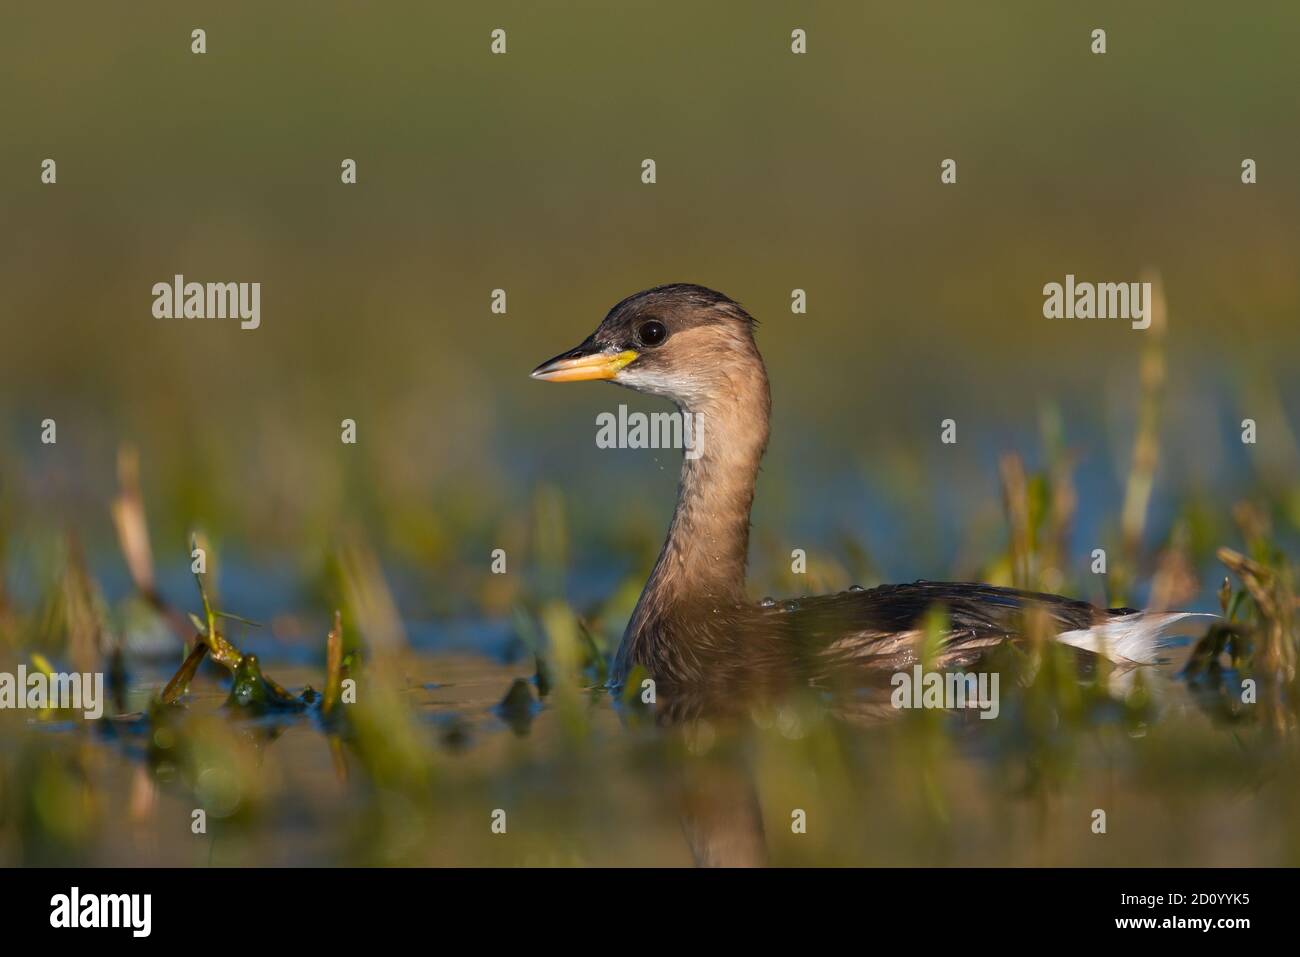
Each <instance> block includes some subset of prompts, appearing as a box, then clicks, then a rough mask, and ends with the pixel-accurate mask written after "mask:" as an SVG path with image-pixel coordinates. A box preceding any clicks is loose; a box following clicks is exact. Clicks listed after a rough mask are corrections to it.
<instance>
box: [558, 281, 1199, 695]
mask: <svg viewBox="0 0 1300 957" xmlns="http://www.w3.org/2000/svg"><path fill="white" fill-rule="evenodd" d="M754 325H755V321H754V319H753V318H752V317H751V316H750V315H749V314H748V313H747V312H746V311H745V310H744V309H743V308H741V306H740V305H739V304H738V303H736V302H735V301H733V300H732V299H730V298H728V297H727V296H724V295H722V294H721V293H718V292H714V291H713V290H711V289H706V288H704V287H703V286H695V285H690V284H686V283H677V284H674V285H669V286H659V287H657V288H654V289H648V290H646V291H645V292H639V293H637V294H636V295H634V296H630V297H628V298H627V299H624V300H623V301H622V302H620V303H619V304H618V305H616V306H615V307H614V308H613V309H611V310H610V311H609V314H608V315H606V316H605V318H604V320H603V321H602V322H601V323H600V325H599V326H598V327H597V328H596V331H595V332H593V333H592V334H591V335H590V336H588V337H587V339H586V341H584V342H583V343H582V344H581V345H580V346H578V347H577V348H575V349H571V350H569V351H568V352H565V353H563V354H562V355H559V356H556V357H555V358H554V359H551V360H550V361H549V362H544V363H542V364H541V365H540V366H538V367H537V368H536V369H535V370H533V373H532V375H533V378H535V379H544V380H547V381H551V382H576V381H582V380H590V379H608V380H610V381H613V382H615V383H617V384H618V385H622V386H627V387H628V388H631V389H635V390H637V391H638V392H646V393H649V394H650V395H657V396H662V397H664V398H666V399H671V400H672V401H673V402H674V403H676V405H677V407H678V408H679V409H680V410H681V411H682V412H685V413H690V414H692V415H693V416H702V417H703V419H702V421H703V430H702V438H701V440H699V445H698V447H697V448H693V449H692V450H691V452H692V454H691V455H687V456H684V457H683V464H682V473H681V484H680V485H679V487H678V492H677V508H676V511H675V512H674V513H673V518H672V524H671V526H670V527H669V529H668V540H667V541H666V542H665V543H664V547H663V550H662V551H661V552H660V554H659V559H658V561H656V562H655V566H654V570H653V571H652V572H651V574H650V579H649V581H647V582H646V586H645V589H644V590H643V591H642V592H641V598H640V600H639V601H638V602H637V605H636V609H635V610H634V611H633V613H632V618H631V620H630V621H629V622H628V625H627V630H626V631H625V632H624V634H623V641H622V643H621V644H620V646H619V649H618V654H617V656H616V658H615V662H614V669H613V674H612V683H613V684H614V685H616V686H617V685H622V683H623V681H624V679H625V678H626V677H627V674H628V672H629V670H630V669H631V668H632V666H634V665H641V666H643V667H644V668H645V670H646V671H647V672H648V673H649V675H650V676H652V677H654V678H656V679H657V680H660V681H670V682H674V683H677V684H681V685H688V686H692V687H701V686H707V687H711V688H713V689H716V690H718V691H721V692H724V693H725V692H726V691H727V690H728V689H734V688H736V687H738V686H739V685H740V684H742V683H743V684H746V685H748V686H753V685H754V684H761V685H771V684H775V683H780V684H787V683H790V682H791V681H795V680H798V681H811V682H814V683H821V682H823V681H831V680H834V678H835V677H836V676H837V675H843V674H845V673H848V672H853V673H858V674H861V673H863V672H864V671H865V672H875V673H877V674H880V673H885V672H892V671H896V670H899V669H901V668H908V667H911V665H912V664H914V663H915V662H916V660H917V658H916V648H917V644H918V642H917V640H916V639H917V637H918V635H919V633H920V629H921V627H922V624H923V619H924V617H925V615H926V613H927V612H928V611H929V610H930V609H932V608H935V607H941V608H943V609H944V610H945V611H946V613H947V617H948V622H949V626H950V630H949V631H948V632H947V633H946V634H945V635H944V636H943V641H942V646H941V650H940V652H939V655H938V657H937V659H936V660H935V661H933V662H932V664H933V665H934V666H935V667H939V668H943V667H958V666H960V665H962V664H964V663H966V662H969V661H971V660H973V659H975V658H977V657H978V656H979V655H980V654H981V653H983V652H984V651H985V650H987V649H989V648H991V647H993V646H995V645H999V644H1002V643H1004V642H1007V641H1012V640H1016V639H1018V638H1020V637H1022V636H1023V631H1024V627H1025V622H1024V615H1025V613H1026V612H1027V611H1028V610H1030V609H1041V613H1042V614H1043V616H1044V621H1045V622H1046V624H1047V626H1048V627H1049V628H1050V630H1051V631H1052V632H1053V633H1055V636H1056V638H1057V639H1058V640H1060V641H1062V642H1064V643H1066V644H1069V645H1072V646H1074V647H1076V648H1081V649H1083V650H1084V651H1086V652H1092V653H1095V654H1103V655H1105V656H1106V657H1108V658H1110V659H1112V660H1114V661H1116V662H1120V663H1123V664H1134V663H1147V662H1150V661H1152V660H1153V652H1154V648H1155V644H1156V640H1157V639H1158V638H1159V636H1160V635H1161V634H1162V633H1163V632H1164V631H1165V630H1166V629H1167V628H1169V626H1171V625H1173V624H1174V623H1175V622H1177V621H1179V620H1180V619H1183V618H1186V617H1188V615H1186V614H1184V613H1146V612H1139V611H1136V610H1134V609H1132V608H1110V609H1103V608H1098V607H1096V606H1094V605H1091V604H1089V603H1088V602H1084V601H1078V600H1075V599H1070V598H1063V597H1060V596H1058V595H1045V594H1038V593H1033V592H1025V591H1019V590H1016V589H1011V588H1000V587H995V586H992V585H983V584H976V583H967V582H914V583H912V584H907V585H882V586H880V587H877V588H872V589H870V590H863V589H857V588H855V589H852V590H850V591H846V592H841V593H839V594H836V595H824V596H818V597H805V598H799V599H795V600H790V601H784V602H770V601H764V602H762V603H757V604H756V603H754V602H752V601H750V600H749V599H748V598H747V597H746V593H745V564H746V559H747V553H748V550H749V512H750V506H751V504H752V503H753V500H754V483H755V481H756V479H757V478H758V468H759V462H760V460H761V459H762V457H763V452H764V450H765V448H766V447H767V438H768V417H769V413H770V411H771V396H770V393H769V391H768V384H767V370H766V369H765V367H764V365H763V359H762V357H761V356H760V355H759V353H758V347H757V346H756V345H755V343H754ZM697 421H698V419H697Z"/></svg>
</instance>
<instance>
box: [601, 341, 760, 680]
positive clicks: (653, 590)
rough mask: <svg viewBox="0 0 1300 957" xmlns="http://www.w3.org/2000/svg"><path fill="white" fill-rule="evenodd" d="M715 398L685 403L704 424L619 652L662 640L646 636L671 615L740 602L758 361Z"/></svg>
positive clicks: (756, 459)
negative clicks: (747, 372) (744, 374)
mask: <svg viewBox="0 0 1300 957" xmlns="http://www.w3.org/2000/svg"><path fill="white" fill-rule="evenodd" d="M727 385H728V388H726V389H724V390H720V396H716V397H710V398H708V399H705V400H701V401H698V402H694V403H690V404H684V406H683V408H682V411H683V412H685V413H687V414H689V415H691V416H692V417H693V419H694V421H695V422H696V423H698V424H699V426H702V428H698V427H697V430H698V431H700V432H702V434H699V435H697V436H696V447H695V448H693V449H691V450H689V451H688V454H687V455H685V457H684V459H683V462H682V474H681V482H680V484H679V485H678V489H677V507H676V509H675V510H674V511H673V518H672V523H671V525H670V526H669V529H668V538H667V541H665V542H664V547H663V550H662V551H661V552H660V553H659V559H658V561H657V562H655V566H654V570H653V571H652V572H651V573H650V578H649V580H648V581H647V582H646V586H645V589H644V590H643V591H642V593H641V599H640V601H639V602H638V603H637V607H636V610H635V611H634V612H633V615H632V620H631V621H630V622H629V623H628V630H627V633H626V634H625V636H624V645H625V647H624V649H623V651H624V653H625V654H627V653H631V654H632V656H633V659H634V660H635V659H636V658H640V657H644V654H645V651H644V649H642V653H641V654H638V653H637V648H636V646H638V645H643V644H645V643H646V642H653V641H656V640H662V638H661V637H660V638H655V637H654V636H652V635H650V634H649V633H650V632H653V631H655V630H656V629H657V627H658V625H659V623H660V622H662V621H663V620H664V619H666V618H668V617H671V616H672V614H673V613H674V612H678V613H679V614H693V613H695V612H697V611H698V612H702V613H704V614H708V613H709V609H710V608H711V607H712V608H715V609H716V608H718V607H720V606H722V605H732V604H736V603H738V602H743V601H744V600H745V565H746V561H747V558H748V552H749V511H750V506H751V505H752V504H753V501H754V484H755V482H756V480H757V478H758V468H759V463H760V462H761V461H762V458H763V452H764V450H765V449H766V447H767V437H768V415H769V411H770V407H771V400H770V397H769V394H768V385H767V375H766V373H765V372H764V370H763V368H762V365H761V360H759V361H758V363H757V368H756V370H755V371H754V372H752V373H751V374H749V375H747V376H744V377H731V378H728V381H727Z"/></svg>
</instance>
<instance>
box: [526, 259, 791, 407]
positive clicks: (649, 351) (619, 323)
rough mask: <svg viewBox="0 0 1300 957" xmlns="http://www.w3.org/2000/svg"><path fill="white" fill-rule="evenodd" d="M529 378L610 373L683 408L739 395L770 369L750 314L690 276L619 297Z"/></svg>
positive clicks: (606, 375)
mask: <svg viewBox="0 0 1300 957" xmlns="http://www.w3.org/2000/svg"><path fill="white" fill-rule="evenodd" d="M532 375H533V378H534V379H543V380H546V381H548V382H580V381H585V380H588V379H607V380H610V381H612V382H615V383H617V384H619V385H622V386H627V387H628V388H630V389H635V390H637V391H638V392H645V393H648V394H650V395H657V396H663V397H664V398H667V399H671V400H672V401H674V402H676V403H677V404H678V405H679V406H681V407H682V408H685V409H691V410H695V409H702V408H705V407H707V406H709V405H711V404H712V403H714V402H716V401H718V400H720V399H721V400H725V399H728V398H739V397H740V396H741V395H742V394H749V393H750V390H751V388H752V387H753V386H754V385H761V387H762V389H761V392H762V394H763V396H764V398H765V397H766V392H767V376H766V373H765V372H764V369H763V360H762V359H761V358H760V357H759V354H758V349H757V347H756V346H755V345H754V319H753V318H752V317H751V316H750V315H749V313H747V312H746V311H745V310H744V309H743V308H742V307H741V306H740V304H739V303H737V302H735V301H734V300H732V299H730V298H728V297H727V296H724V295H723V294H722V293H720V292H714V291H713V290H712V289H706V288H705V287H703V286H695V285H691V284H689V283H675V284H673V285H670V286H657V287H655V288H654V289H647V290H646V291H644V292H639V293H637V294H636V295H634V296H629V297H628V298H627V299H624V300H623V301H622V302H620V303H619V304H618V305H616V306H615V307H614V308H613V309H611V310H610V311H609V313H608V314H607V315H606V316H605V318H604V319H603V320H602V321H601V323H600V325H599V326H597V327H596V331H595V332H593V333H592V334H591V335H589V336H588V337H587V338H586V339H585V340H584V341H583V342H582V344H581V345H579V346H577V347H576V348H574V349H570V350H569V351H568V352H563V353H561V354H560V355H558V356H556V357H555V358H554V359H551V360H549V361H547V362H543V363H542V364H541V365H540V366H538V367H537V368H536V369H534V370H533V373H532Z"/></svg>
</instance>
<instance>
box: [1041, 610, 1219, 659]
mask: <svg viewBox="0 0 1300 957" xmlns="http://www.w3.org/2000/svg"><path fill="white" fill-rule="evenodd" d="M1217 617H1218V616H1217V615H1212V614H1209V613H1208V612H1197V611H1139V612H1135V613H1133V614H1132V615H1123V616H1121V617H1119V618H1112V619H1110V621H1107V622H1105V623H1103V624H1100V625H1094V626H1093V627H1091V628H1080V629H1078V630H1076V631H1063V632H1061V633H1060V634H1059V635H1057V636H1056V638H1057V640H1058V641H1062V642H1064V643H1065V644H1067V645H1072V646H1073V647H1075V648H1082V649H1083V650H1084V651H1091V652H1093V653H1094V654H1098V655H1103V656H1104V657H1106V658H1109V659H1110V660H1111V661H1114V662H1116V663H1117V664H1134V663H1136V664H1142V665H1149V664H1154V663H1155V660H1156V649H1157V648H1158V647H1159V646H1160V639H1161V638H1164V637H1166V636H1168V635H1170V634H1171V633H1173V628H1174V626H1175V625H1177V624H1178V623H1179V622H1180V621H1183V620H1184V619H1186V618H1217Z"/></svg>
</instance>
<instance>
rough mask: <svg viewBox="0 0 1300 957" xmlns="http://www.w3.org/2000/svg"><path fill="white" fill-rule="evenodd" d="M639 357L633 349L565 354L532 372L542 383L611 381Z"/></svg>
mask: <svg viewBox="0 0 1300 957" xmlns="http://www.w3.org/2000/svg"><path fill="white" fill-rule="evenodd" d="M638 355H639V353H638V352H636V351H635V350H633V349H627V350H625V351H623V352H591V353H575V352H566V353H564V354H563V355H559V356H556V357H555V358H554V359H551V360H550V361H548V362H543V363H542V364H541V365H539V366H538V367H537V368H536V369H534V370H533V371H532V377H533V378H534V379H541V380H542V381H544V382H585V381H588V380H592V379H612V378H614V376H616V375H618V373H619V370H621V369H623V368H625V367H626V366H627V365H628V364H629V363H631V362H632V361H633V360H634V359H636V357H637V356H638Z"/></svg>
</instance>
